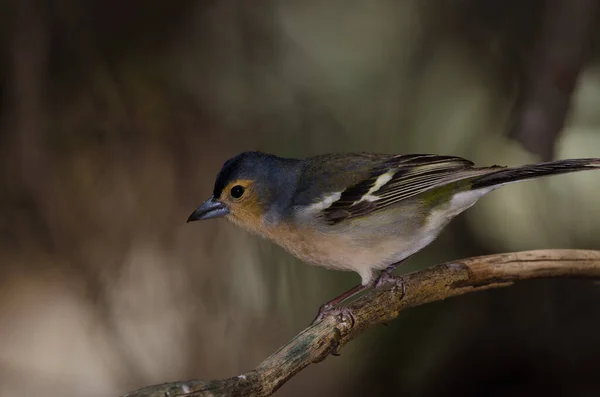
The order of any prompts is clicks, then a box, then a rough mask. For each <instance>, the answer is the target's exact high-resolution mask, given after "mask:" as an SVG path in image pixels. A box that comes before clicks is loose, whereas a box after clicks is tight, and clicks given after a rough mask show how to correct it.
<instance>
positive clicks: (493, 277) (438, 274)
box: [124, 250, 600, 397]
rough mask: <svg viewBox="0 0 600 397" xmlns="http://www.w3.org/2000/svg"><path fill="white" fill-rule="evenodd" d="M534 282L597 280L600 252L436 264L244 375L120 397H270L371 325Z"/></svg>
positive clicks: (315, 328)
mask: <svg viewBox="0 0 600 397" xmlns="http://www.w3.org/2000/svg"><path fill="white" fill-rule="evenodd" d="M535 278H596V279H599V278H600V251H586V250H540V251H525V252H518V253H508V254H498V255H489V256H482V257H475V258H469V259H463V260H459V261H455V262H450V263H446V264H443V265H437V266H434V267H432V268H429V269H425V270H421V271H418V272H415V273H411V274H408V275H405V276H403V280H404V287H405V288H404V289H402V288H400V287H399V286H397V285H394V286H388V287H381V288H379V289H376V290H371V291H369V292H368V293H367V294H365V295H364V296H362V297H361V298H359V299H358V300H356V301H355V302H353V303H352V304H351V305H349V306H348V309H349V310H348V311H344V310H341V311H339V313H338V314H332V315H330V316H328V317H326V318H324V319H323V320H322V321H321V322H319V323H316V324H313V325H311V326H310V327H308V328H306V329H305V330H304V331H302V332H300V333H299V334H298V335H297V336H296V337H294V338H293V339H292V340H291V341H290V342H288V343H287V344H286V345H285V346H283V347H282V348H280V349H279V350H278V351H277V352H275V353H274V354H273V355H271V356H270V357H269V358H267V359H266V360H264V361H263V362H262V363H261V364H260V365H259V366H258V367H257V368H256V369H254V370H253V371H250V372H248V373H246V374H243V375H240V376H236V377H233V378H229V379H223V380H211V381H201V380H193V381H188V382H174V383H165V384H162V385H156V386H150V387H147V388H144V389H141V390H138V391H134V392H132V393H128V394H126V395H125V396H124V397H165V396H169V397H173V396H179V395H186V396H225V395H226V396H248V395H252V396H269V395H271V394H273V393H274V392H275V391H276V390H277V389H278V388H279V387H281V386H282V385H283V384H284V383H285V382H286V381H287V380H288V379H290V378H291V377H292V376H294V375H295V374H297V373H298V372H300V371H301V370H302V369H304V368H305V367H307V366H308V365H310V364H312V363H317V362H319V361H322V360H324V359H325V358H326V357H327V356H328V355H329V354H332V353H336V352H337V351H338V350H339V348H340V347H342V346H343V345H345V344H346V343H348V342H349V341H351V340H352V339H354V338H356V337H357V336H358V335H359V334H360V333H361V332H363V331H364V330H365V329H367V328H369V327H372V326H373V325H375V324H380V323H384V322H388V321H390V320H392V319H394V318H396V317H398V315H399V313H400V312H401V311H403V310H405V309H408V308H410V307H416V306H420V305H423V304H425V303H429V302H434V301H440V300H444V299H446V298H450V297H453V296H458V295H463V294H466V293H469V292H475V291H483V290H486V289H490V288H498V287H507V286H509V285H512V284H513V283H514V282H516V281H521V280H529V279H535Z"/></svg>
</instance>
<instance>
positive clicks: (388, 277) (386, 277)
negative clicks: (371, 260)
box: [312, 258, 408, 324]
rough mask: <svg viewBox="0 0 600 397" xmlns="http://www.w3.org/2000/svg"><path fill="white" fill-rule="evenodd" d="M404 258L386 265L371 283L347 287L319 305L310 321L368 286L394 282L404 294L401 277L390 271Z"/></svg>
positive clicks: (328, 311)
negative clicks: (339, 293) (336, 295)
mask: <svg viewBox="0 0 600 397" xmlns="http://www.w3.org/2000/svg"><path fill="white" fill-rule="evenodd" d="M406 259H408V258H404V259H402V260H401V261H398V262H396V263H392V264H391V265H389V266H388V267H386V268H385V269H384V270H383V271H382V272H381V273H380V274H379V277H377V279H375V281H374V282H373V283H371V284H369V285H366V286H365V285H362V284H359V285H357V286H355V287H353V288H351V289H349V290H348V291H346V292H344V293H343V294H341V295H340V296H338V297H336V298H334V299H332V300H330V301H329V302H327V303H325V304H323V305H321V307H320V308H319V312H318V313H317V317H315V319H314V320H313V322H312V323H313V324H314V323H316V322H317V321H321V320H322V319H323V318H325V316H327V315H328V314H330V313H331V312H332V311H334V310H337V309H336V308H335V307H336V306H337V305H339V304H340V303H342V302H344V301H346V300H348V299H350V298H352V297H354V296H355V295H356V294H358V293H359V292H361V291H363V290H364V289H366V288H368V287H373V288H379V287H381V286H383V285H389V284H396V285H397V286H398V287H400V288H402V295H404V292H405V286H404V282H403V281H402V277H397V276H393V275H392V272H393V271H394V270H395V269H396V267H398V266H399V265H400V264H401V263H402V262H404V261H405V260H406ZM342 309H343V308H342Z"/></svg>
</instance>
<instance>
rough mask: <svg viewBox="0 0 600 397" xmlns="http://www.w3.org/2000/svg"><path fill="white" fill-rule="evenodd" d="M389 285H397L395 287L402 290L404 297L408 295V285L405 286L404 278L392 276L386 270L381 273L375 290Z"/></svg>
mask: <svg viewBox="0 0 600 397" xmlns="http://www.w3.org/2000/svg"><path fill="white" fill-rule="evenodd" d="M388 285H395V287H397V288H400V289H401V291H402V296H404V295H406V285H405V284H404V280H402V277H398V276H392V275H391V274H390V273H389V272H387V271H385V270H384V271H382V272H381V274H380V275H379V277H378V278H377V280H376V281H375V284H374V285H373V286H374V287H375V288H380V287H387V286H388Z"/></svg>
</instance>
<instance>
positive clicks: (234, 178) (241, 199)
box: [187, 152, 295, 230]
mask: <svg viewBox="0 0 600 397" xmlns="http://www.w3.org/2000/svg"><path fill="white" fill-rule="evenodd" d="M294 163H295V161H293V160H288V159H282V158H279V157H276V156H273V155H270V154H266V153H261V152H244V153H241V154H239V155H237V156H235V157H233V158H231V159H229V160H227V162H225V164H224V165H223V167H222V168H221V171H220V172H219V174H218V175H217V179H216V181H215V185H214V189H213V194H212V196H211V197H210V198H209V199H208V200H206V201H205V202H204V203H203V204H202V205H200V206H199V207H198V208H196V210H195V211H194V212H193V213H192V214H191V215H190V216H189V218H188V220H187V221H188V222H192V221H198V220H204V219H211V218H217V217H223V216H224V217H226V218H227V219H229V220H231V221H233V222H234V223H237V224H239V225H241V226H244V227H247V228H249V229H254V230H256V229H257V228H259V227H260V225H261V224H262V222H263V220H264V216H265V214H266V213H267V212H268V211H269V210H270V209H271V208H272V207H273V204H274V203H275V202H276V201H277V200H278V199H280V198H282V196H283V195H286V192H287V190H288V189H287V187H288V185H287V184H286V179H287V178H286V176H288V175H289V173H290V171H291V169H292V168H293V164H294ZM288 182H289V180H288Z"/></svg>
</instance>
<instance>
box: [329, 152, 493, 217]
mask: <svg viewBox="0 0 600 397" xmlns="http://www.w3.org/2000/svg"><path fill="white" fill-rule="evenodd" d="M498 168H499V167H497V166H494V167H490V168H474V164H473V163H472V162H470V161H469V160H465V159H463V158H461V157H454V156H438V155H433V154H411V155H398V156H391V157H390V158H389V159H387V160H386V161H384V162H382V163H379V164H377V165H376V166H374V167H373V169H372V171H371V173H370V175H369V177H368V178H364V179H363V180H361V181H359V182H358V183H356V184H354V185H352V186H350V187H348V188H346V189H345V190H344V191H343V192H341V194H340V195H339V198H338V199H337V200H336V201H333V202H332V203H331V205H330V206H328V207H327V208H324V209H323V210H322V216H323V217H324V219H325V220H326V221H327V222H329V223H338V222H340V221H342V220H344V219H348V218H354V217H358V216H363V215H366V214H369V213H372V212H374V211H378V210H380V209H382V208H386V207H388V206H390V205H393V204H396V203H398V202H400V201H402V200H406V199H409V198H411V197H414V196H416V195H418V194H421V193H424V192H426V191H429V190H431V189H433V188H436V187H440V186H444V185H446V184H448V183H451V182H456V181H459V180H462V179H467V178H470V177H474V176H478V175H482V174H484V173H488V172H492V171H493V170H497V169H498Z"/></svg>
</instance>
